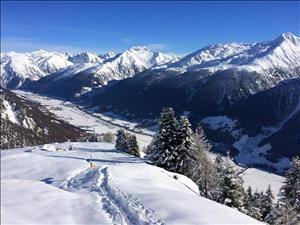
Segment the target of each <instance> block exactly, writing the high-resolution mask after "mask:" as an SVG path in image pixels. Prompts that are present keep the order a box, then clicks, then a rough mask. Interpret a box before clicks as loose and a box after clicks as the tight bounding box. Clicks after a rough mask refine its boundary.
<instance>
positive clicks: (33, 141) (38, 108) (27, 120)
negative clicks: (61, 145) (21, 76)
mask: <svg viewBox="0 0 300 225" xmlns="http://www.w3.org/2000/svg"><path fill="white" fill-rule="evenodd" d="M0 96H1V98H0V106H1V146H0V149H4V148H14V147H22V146H32V145H37V144H44V143H51V142H61V141H67V140H77V139H78V138H79V137H81V136H82V135H83V134H84V133H83V131H82V130H80V129H79V128H77V127H75V126H72V125H70V124H69V123H67V122H65V121H63V120H61V119H58V118H57V117H56V116H55V115H54V114H52V113H50V112H49V111H48V110H47V109H46V108H44V107H43V106H42V105H41V104H39V103H37V102H33V101H30V100H28V99H24V98H22V97H20V96H19V95H17V94H15V93H12V92H10V91H8V90H6V89H2V88H1V89H0Z"/></svg>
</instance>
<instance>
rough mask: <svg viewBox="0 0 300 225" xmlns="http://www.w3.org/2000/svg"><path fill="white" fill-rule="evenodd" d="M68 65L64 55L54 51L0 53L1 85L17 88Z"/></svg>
mask: <svg viewBox="0 0 300 225" xmlns="http://www.w3.org/2000/svg"><path fill="white" fill-rule="evenodd" d="M70 65H72V63H71V62H70V61H68V60H67V57H66V55H64V54H60V53H55V52H46V51H43V50H40V51H36V52H31V53H16V52H8V53H1V86H2V87H7V88H17V87H20V86H21V85H22V84H23V83H24V82H25V81H28V80H38V79H40V78H41V77H44V76H46V75H48V74H50V73H54V72H56V71H59V70H61V69H64V68H66V67H68V66H70Z"/></svg>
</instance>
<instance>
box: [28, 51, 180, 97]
mask: <svg viewBox="0 0 300 225" xmlns="http://www.w3.org/2000/svg"><path fill="white" fill-rule="evenodd" d="M79 56H81V57H80V58H81V61H79V60H78V59H77V58H78V57H79ZM102 57H103V59H102V58H100V56H99V57H97V56H96V55H91V54H89V55H87V54H80V55H77V56H74V57H73V58H72V59H73V61H74V59H75V62H82V63H80V64H74V65H72V66H69V67H68V68H65V69H62V70H60V71H58V72H56V73H52V74H50V75H49V76H46V77H44V78H42V79H39V80H38V81H35V82H30V83H28V85H25V86H24V88H26V89H29V90H31V91H35V92H39V93H43V94H48V95H52V96H57V97H62V98H66V99H74V98H75V97H78V96H80V95H82V94H84V93H86V92H90V91H91V90H92V89H94V88H99V87H103V86H105V85H107V84H108V82H110V81H116V80H122V79H125V78H128V77H132V76H134V75H136V74H138V73H141V72H143V71H145V70H147V69H150V68H152V67H159V66H165V65H166V64H169V63H173V62H174V61H176V60H178V59H179V58H178V57H177V56H176V55H174V54H166V53H161V52H154V51H152V50H150V49H148V48H146V47H132V48H130V49H127V50H125V51H124V52H122V53H120V54H117V55H114V54H112V53H109V54H108V55H104V56H102ZM104 58H105V59H104ZM95 62H96V63H95Z"/></svg>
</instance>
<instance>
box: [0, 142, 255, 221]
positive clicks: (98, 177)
mask: <svg viewBox="0 0 300 225" xmlns="http://www.w3.org/2000/svg"><path fill="white" fill-rule="evenodd" d="M70 144H72V146H73V150H72V151H60V152H49V151H43V150H41V149H40V148H39V147H32V148H24V149H12V150H4V151H1V215H2V216H1V224H99V223H100V224H260V223H259V222H258V221H256V220H254V219H252V218H250V217H248V216H246V215H244V214H242V213H240V212H238V211H237V210H235V209H232V208H228V207H226V206H224V205H220V204H218V203H216V202H213V201H210V200H208V199H205V198H203V197H201V196H199V195H198V194H197V192H195V191H193V185H191V183H192V181H190V180H189V179H188V178H186V177H185V178H182V177H183V176H181V175H179V177H180V178H179V179H174V178H173V176H174V174H172V173H169V172H167V171H165V170H163V169H161V168H158V167H155V166H152V165H149V164H147V163H145V161H144V160H142V159H139V158H135V157H132V156H129V155H127V154H124V153H121V152H118V151H116V150H115V149H114V146H113V145H112V144H107V143H68V142H67V143H62V144H56V146H58V147H60V148H62V149H67V147H68V146H69V145H70ZM91 158H92V162H93V167H91V166H90V165H91V164H90V163H89V162H88V161H87V159H91ZM212 215H214V216H212Z"/></svg>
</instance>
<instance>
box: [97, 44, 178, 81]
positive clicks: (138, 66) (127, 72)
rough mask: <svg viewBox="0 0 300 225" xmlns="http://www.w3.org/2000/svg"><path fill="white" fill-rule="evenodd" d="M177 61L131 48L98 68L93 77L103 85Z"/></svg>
mask: <svg viewBox="0 0 300 225" xmlns="http://www.w3.org/2000/svg"><path fill="white" fill-rule="evenodd" d="M177 59H178V57H177V56H175V55H173V54H165V53H161V52H153V51H151V50H150V49H148V48H147V47H132V48H130V49H127V50H125V51H124V52H123V53H121V54H119V55H118V56H117V57H116V58H115V59H114V60H113V61H111V62H107V63H105V64H104V65H101V66H99V68H97V69H96V70H95V76H98V77H100V78H101V79H102V80H103V82H104V83H106V82H107V81H109V80H112V79H114V80H119V79H123V78H126V77H131V76H133V75H135V74H137V73H140V72H142V71H144V70H146V69H149V68H151V67H154V66H161V65H164V64H166V63H171V62H173V61H176V60H177Z"/></svg>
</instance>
